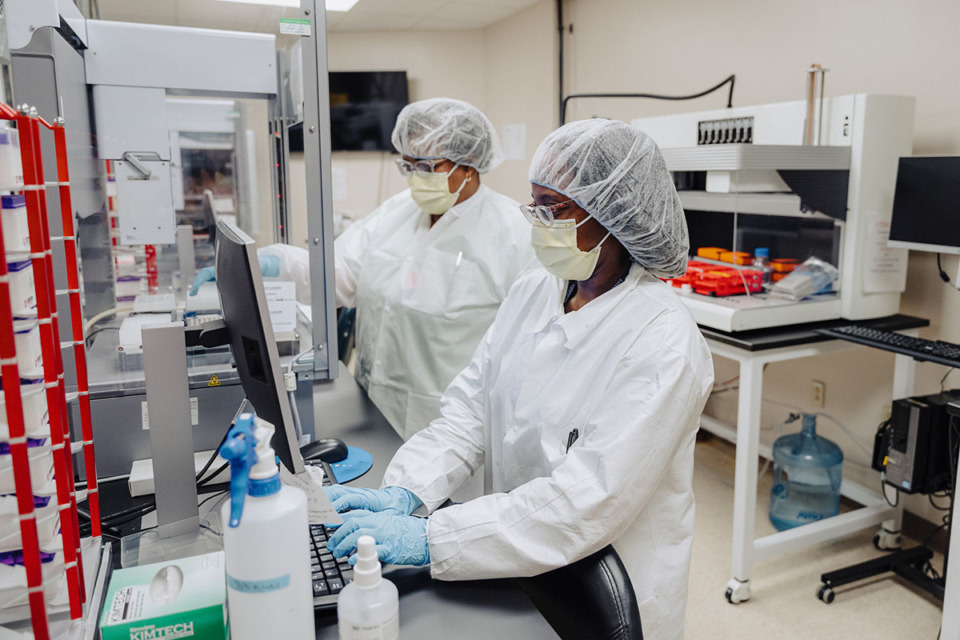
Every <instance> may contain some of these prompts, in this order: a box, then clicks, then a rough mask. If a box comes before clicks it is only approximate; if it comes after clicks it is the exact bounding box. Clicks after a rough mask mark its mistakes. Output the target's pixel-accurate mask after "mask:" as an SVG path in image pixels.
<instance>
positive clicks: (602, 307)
mask: <svg viewBox="0 0 960 640" xmlns="http://www.w3.org/2000/svg"><path fill="white" fill-rule="evenodd" d="M645 273H646V270H645V269H644V268H643V267H641V266H640V265H639V264H636V263H634V264H633V266H631V267H630V272H629V273H628V274H627V277H626V279H625V280H624V281H623V283H622V284H620V285H618V286H616V287H614V288H613V289H610V290H609V291H607V292H606V293H604V294H603V295H601V296H600V297H599V298H596V299H594V300H591V301H590V302H588V303H587V304H586V305H585V306H584V307H582V308H580V309H578V310H576V311H571V312H570V313H564V312H563V298H564V294H565V293H566V291H567V282H566V281H565V280H560V279H559V278H556V277H551V279H550V283H549V284H554V283H555V284H556V287H555V290H554V291H552V292H551V293H550V295H549V296H547V302H546V304H544V305H542V306H541V308H540V309H539V310H535V311H534V312H533V313H531V315H530V317H529V318H528V319H527V321H526V322H524V323H523V329H524V331H529V332H531V333H540V332H542V331H544V330H545V329H547V328H548V327H549V326H550V325H552V324H557V325H558V326H559V327H560V328H561V329H562V330H563V333H564V335H565V336H566V337H567V341H566V342H565V343H564V344H565V346H566V347H567V348H568V349H574V348H576V346H577V345H578V344H580V342H582V341H583V339H584V338H586V337H587V336H588V335H590V332H591V331H592V330H593V329H594V328H595V327H596V326H597V325H598V324H599V323H600V322H601V321H602V320H603V319H604V318H605V317H606V316H607V315H608V314H609V313H610V312H611V311H612V310H613V309H614V308H616V306H617V305H618V304H620V301H621V300H623V299H624V298H625V297H626V296H627V294H629V293H630V292H631V291H632V290H633V289H635V288H636V287H637V284H638V283H639V282H640V280H641V279H642V278H643V277H644V274H645Z"/></svg>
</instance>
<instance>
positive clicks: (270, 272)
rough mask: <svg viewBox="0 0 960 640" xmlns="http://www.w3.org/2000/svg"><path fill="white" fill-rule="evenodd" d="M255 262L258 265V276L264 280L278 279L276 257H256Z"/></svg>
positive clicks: (277, 260) (278, 266) (278, 267)
mask: <svg viewBox="0 0 960 640" xmlns="http://www.w3.org/2000/svg"><path fill="white" fill-rule="evenodd" d="M257 262H259V263H260V275H262V276H263V277H264V278H279V277H280V258H279V257H278V256H272V255H265V256H257Z"/></svg>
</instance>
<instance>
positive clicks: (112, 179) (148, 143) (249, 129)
mask: <svg viewBox="0 0 960 640" xmlns="http://www.w3.org/2000/svg"><path fill="white" fill-rule="evenodd" d="M303 6H304V8H303V12H304V15H305V16H310V17H309V19H304V20H294V21H288V22H292V23H294V24H293V25H292V27H290V29H286V28H285V26H284V24H282V23H283V21H282V20H279V17H280V16H282V15H283V14H282V12H281V11H277V12H276V13H277V22H278V24H279V35H267V34H254V33H242V32H232V31H217V30H208V29H195V28H183V27H172V26H161V25H149V24H133V23H123V22H110V21H100V20H90V19H85V18H84V17H83V15H82V14H81V13H80V11H79V10H78V9H77V8H76V6H75V5H74V4H73V3H72V2H68V1H65V0H10V1H8V2H6V3H4V6H3V11H2V12H0V22H2V24H0V29H2V30H3V31H4V32H5V33H6V36H7V37H6V45H7V46H8V51H4V54H5V55H4V62H5V63H8V67H7V68H8V70H9V74H8V79H9V80H10V81H11V82H12V94H13V96H15V99H16V101H17V104H18V105H19V104H27V105H30V106H32V107H35V108H36V109H37V111H38V113H39V114H40V115H41V117H45V118H47V119H49V120H53V119H54V118H62V119H63V122H64V123H65V128H66V131H67V144H68V152H69V167H70V173H71V178H72V179H71V185H70V186H71V191H72V202H73V205H74V209H75V218H76V224H77V225H78V231H77V234H78V237H79V245H80V247H81V250H80V269H81V275H82V285H81V286H82V287H83V298H84V319H85V323H86V326H85V332H84V334H85V336H86V337H87V347H88V356H87V365H88V370H89V379H90V389H89V398H90V407H91V412H92V424H93V436H94V441H95V442H96V447H97V451H96V452H97V462H98V469H97V475H98V477H99V478H100V480H101V482H103V481H104V480H109V479H111V478H121V479H125V480H126V481H125V483H123V484H125V485H126V488H127V490H128V491H129V493H130V495H131V496H132V497H133V498H138V497H141V496H149V495H150V494H153V493H154V492H155V493H156V495H157V498H156V500H157V508H158V514H159V515H158V516H157V517H158V519H157V521H156V524H157V525H158V529H157V530H156V531H155V532H154V533H155V534H157V535H155V536H154V538H160V540H159V542H158V541H157V540H154V542H157V544H156V545H154V547H151V549H152V551H147V550H145V546H144V545H142V544H140V543H134V542H131V543H130V545H125V548H124V550H123V553H122V554H121V564H122V565H123V566H127V565H128V564H130V565H136V564H143V563H146V562H150V561H155V560H158V559H163V558H170V557H173V556H171V555H170V554H172V553H180V554H181V555H182V554H189V553H190V548H189V547H188V546H187V545H185V544H182V543H181V542H177V541H176V540H177V538H176V537H177V536H184V535H186V536H188V537H189V535H194V536H195V537H197V538H202V537H203V534H202V531H201V530H200V528H199V527H200V526H201V525H202V520H201V519H200V517H199V516H198V510H197V490H196V486H195V485H194V482H193V478H194V474H195V473H196V472H200V471H201V468H203V467H204V463H206V462H207V461H208V460H210V459H211V456H212V454H213V453H214V452H215V451H216V449H217V448H218V445H219V443H220V442H221V440H222V439H223V438H225V431H226V429H227V428H229V426H230V424H231V421H234V420H235V419H236V416H237V414H238V413H239V411H240V409H241V408H242V407H243V406H244V405H243V404H242V403H243V402H244V401H245V397H246V396H248V395H249V394H248V393H245V390H244V389H243V388H242V384H241V380H240V376H239V375H238V372H237V369H236V368H235V366H234V365H233V363H232V358H231V352H230V350H229V348H228V347H227V346H225V345H224V346H218V347H212V348H205V347H202V346H186V347H185V348H183V347H178V345H180V344H184V343H183V341H184V340H188V337H186V334H188V333H189V332H190V330H191V328H194V329H196V328H198V327H200V326H202V324H203V323H204V322H207V321H211V320H216V319H217V318H219V317H220V314H221V308H220V300H219V296H218V292H217V288H216V284H215V283H212V282H208V283H205V284H203V285H202V286H200V287H199V291H198V292H197V295H193V296H191V295H189V290H190V288H191V285H192V284H193V282H194V277H195V274H196V273H197V271H198V270H199V269H201V268H203V267H211V266H212V265H213V264H214V252H215V246H216V244H215V236H216V232H217V225H218V223H221V224H222V223H228V224H229V225H231V228H234V229H238V230H240V233H241V234H243V235H244V236H245V237H247V238H248V239H251V240H255V241H256V245H257V246H261V247H262V246H266V245H268V244H272V243H278V242H291V241H292V229H293V226H294V223H293V222H292V221H291V216H290V209H291V204H290V203H292V202H298V203H300V205H301V206H303V207H305V208H306V210H307V211H310V212H311V214H310V215H309V216H308V220H307V222H306V228H301V229H299V232H300V235H301V236H302V237H304V238H309V239H310V241H309V242H308V243H307V244H308V246H305V247H304V248H307V249H308V250H309V252H310V264H311V302H312V304H311V305H302V304H299V303H298V302H297V300H296V297H295V289H294V287H293V285H292V283H290V284H289V286H287V284H285V283H280V282H272V281H270V280H269V279H267V282H266V283H265V284H266V286H265V287H264V289H265V291H266V295H267V298H266V299H264V300H261V301H260V302H266V303H267V304H268V306H269V315H268V318H270V319H272V322H273V331H274V334H275V337H276V343H275V347H274V345H270V349H268V351H270V350H272V351H271V354H272V355H273V356H279V358H280V363H281V364H280V366H281V367H282V372H284V373H285V375H283V376H282V377H277V379H275V380H273V382H275V383H276V387H277V389H276V390H277V396H278V397H282V398H283V400H284V401H287V400H289V406H286V405H285V407H284V412H290V413H289V416H288V415H287V414H286V413H285V414H284V417H283V419H282V420H279V422H283V423H285V424H281V425H276V426H277V428H278V430H282V431H286V433H284V436H285V442H286V443H287V445H288V447H289V450H288V451H287V452H286V453H287V454H288V455H287V457H288V458H289V457H290V456H289V453H290V451H294V452H295V451H297V450H298V445H300V444H304V443H307V442H309V441H310V440H312V439H314V438H316V437H318V436H319V435H320V434H321V433H322V434H328V433H330V432H331V431H333V430H337V431H338V432H340V431H344V430H346V431H349V432H351V433H352V436H353V437H352V438H351V444H352V445H356V446H358V447H361V446H362V447H364V449H365V450H367V451H369V452H370V453H372V454H373V457H374V461H375V462H374V472H373V473H370V474H369V477H370V478H376V480H374V479H363V480H362V481H361V482H360V484H364V483H375V482H376V481H377V480H378V479H379V477H380V476H381V475H382V471H383V468H384V466H385V465H386V463H387V462H388V461H389V459H390V457H391V455H392V452H393V451H395V450H396V448H397V447H398V446H399V438H398V437H397V436H396V435H395V434H394V433H393V431H392V429H390V428H389V425H387V424H386V422H385V420H384V419H383V417H382V416H381V415H380V414H379V412H377V411H376V409H375V408H374V407H373V406H372V404H371V403H370V402H369V400H367V398H366V396H365V395H364V394H363V393H362V392H361V391H360V390H359V388H358V387H357V385H356V383H355V382H354V381H353V379H352V377H351V376H350V375H349V374H348V373H346V372H345V371H344V372H343V373H341V365H340V363H339V359H338V346H337V318H336V309H335V306H334V288H333V287H334V285H333V280H332V278H333V257H332V245H333V224H332V206H331V196H330V193H331V189H330V188H329V185H330V180H331V176H330V162H329V158H330V141H329V139H327V135H326V134H321V132H327V131H329V128H330V127H329V95H328V88H327V61H326V41H325V21H324V20H325V19H324V11H323V5H322V3H321V4H320V5H319V6H320V11H319V12H317V11H316V6H315V3H314V2H313V0H307V2H305V3H304V5H303ZM5 48H6V47H5ZM4 97H5V98H7V99H11V96H8V95H7V94H6V93H5V94H4ZM291 131H293V132H294V134H293V135H297V136H302V137H303V138H305V142H304V144H303V153H302V160H301V157H300V156H298V157H297V159H296V162H302V163H303V165H304V168H305V171H306V174H307V175H311V176H319V180H308V181H305V184H304V183H299V184H295V185H294V184H291V181H290V180H289V179H288V177H289V175H290V163H291V158H290V137H291ZM45 144H46V143H45ZM44 157H45V162H47V163H48V164H47V166H46V167H45V171H46V173H47V174H48V175H56V165H55V164H52V162H53V158H54V157H55V153H54V151H53V149H52V145H51V148H50V149H49V150H47V149H46V148H45V149H44ZM48 191H49V192H50V193H51V196H50V198H51V201H50V202H48V206H49V207H50V209H51V210H58V209H57V207H58V205H59V203H58V201H57V200H56V190H54V189H49V190H48ZM51 234H52V235H53V236H54V237H56V236H57V235H62V233H61V230H60V229H57V228H53V229H51ZM250 247H253V245H252V244H251V245H250ZM249 250H250V251H251V252H253V251H254V249H252V248H251V249H249ZM58 251H61V252H62V249H58V247H56V246H55V247H54V253H55V259H54V263H55V265H56V273H55V276H56V282H57V288H58V292H57V297H58V306H59V305H60V304H62V305H63V306H64V307H66V305H67V301H66V296H67V293H68V292H67V291H66V286H65V285H63V284H62V283H64V282H65V277H66V276H65V273H64V269H63V267H62V260H63V258H62V255H57V252H58ZM253 255H255V254H253ZM257 277H258V278H259V275H258V276H257ZM264 313H266V311H264ZM171 326H172V327H175V330H174V331H173V333H172V334H168V337H166V338H162V339H161V337H157V336H160V334H161V333H163V332H164V331H166V330H167V329H169V328H170V327H171ZM170 336H172V342H164V341H165V340H168V339H170ZM151 343H152V344H154V345H155V346H154V347H153V350H154V351H153V352H154V353H158V354H160V356H156V357H155V358H154V360H153V362H161V363H162V362H164V359H163V357H162V356H163V354H164V351H167V352H168V353H170V352H174V353H176V357H174V358H173V360H172V361H170V360H168V361H167V364H165V365H163V366H161V367H158V366H157V365H156V364H154V365H153V366H151V365H150V364H148V361H150V358H149V352H150V349H151V347H150V344H151ZM64 353H67V352H66V351H65V352H64ZM171 363H172V364H171ZM163 367H166V368H163ZM64 370H65V371H66V372H67V373H66V377H67V385H68V387H69V386H70V385H75V384H76V377H75V373H74V371H75V369H74V367H73V366H72V362H69V361H67V362H65V363H64ZM271 379H273V378H271ZM151 398H152V399H151ZM164 398H167V399H168V400H171V401H172V400H177V399H179V400H182V402H180V401H178V402H176V403H171V402H167V407H166V409H169V410H170V411H172V413H168V412H166V411H165V410H164V408H162V407H163V405H164ZM172 404H176V407H173V408H171V405H172ZM151 406H152V407H154V409H153V410H150V408H149V407H151ZM246 410H247V411H249V410H250V408H249V405H247V409H246ZM69 411H70V417H71V430H72V432H73V433H76V438H77V439H78V440H79V439H80V434H79V419H80V416H79V411H78V408H77V407H76V406H70V407H69ZM151 415H152V416H153V418H154V420H153V421H152V422H154V425H156V424H158V422H159V421H158V416H159V419H160V420H163V421H173V422H178V423H181V424H179V425H178V427H177V428H178V429H179V431H177V432H176V434H177V435H171V433H167V434H166V436H165V437H161V439H160V440H158V437H160V436H159V435H158V433H157V432H159V431H161V430H160V429H150V422H151V420H150V417H151ZM315 416H318V418H319V419H318V420H315ZM74 423H76V424H74ZM320 424H322V425H323V426H320V428H319V429H317V428H315V425H320ZM164 431H166V430H164ZM161 440H162V441H161ZM158 448H159V449H162V450H163V451H158ZM278 454H280V457H281V459H283V458H284V452H278ZM160 457H163V458H164V460H165V461H164V462H162V463H161V462H160V461H159V458H160ZM76 459H77V460H78V465H79V467H78V477H79V479H80V481H81V482H82V481H83V478H84V477H85V470H84V469H83V466H82V463H80V462H79V461H80V457H77V458H76ZM174 459H175V461H174V462H170V461H171V460H174ZM288 462H289V464H288V465H287V466H288V467H291V468H290V471H292V472H294V473H297V472H303V469H304V465H303V461H302V459H300V458H299V456H298V455H294V456H293V459H292V460H288ZM218 464H219V463H218ZM171 465H172V466H171ZM208 466H209V465H208ZM161 474H163V475H164V477H165V478H166V479H165V480H163V481H162V482H161V478H160V476H161ZM225 477H226V475H225V474H222V475H219V476H217V477H215V478H214V477H213V476H211V477H210V479H211V481H212V483H216V482H222V481H223V480H224V479H225ZM171 478H172V480H171ZM178 478H179V479H178ZM162 483H165V484H163V486H161V484H162ZM171 483H172V484H171ZM161 493H163V494H164V495H165V496H166V497H165V498H164V499H163V500H161ZM101 497H103V494H101ZM162 503H165V505H166V506H164V504H162ZM327 505H329V502H327ZM152 517H153V516H152V514H151V515H147V516H146V518H147V519H146V520H144V524H143V526H144V527H145V528H148V527H149V526H150V524H151V522H149V520H150V518H152ZM163 538H172V539H174V542H172V543H170V544H163ZM127 547H129V548H127ZM201 547H202V545H201ZM201 547H197V548H196V549H195V550H194V553H195V552H197V550H202V549H201ZM177 548H179V551H177V550H176V549H177ZM86 564H89V565H92V566H93V567H94V568H95V567H96V566H97V565H98V558H96V557H95V556H94V557H93V558H92V562H89V563H86ZM99 566H100V567H101V569H100V575H99V576H98V575H97V572H96V571H94V572H93V573H92V574H91V575H90V577H91V578H94V579H91V580H88V582H90V584H89V585H88V586H89V588H90V589H91V590H94V589H100V590H102V589H103V587H104V585H103V578H104V574H105V572H106V569H105V568H104V564H103V563H99ZM92 593H93V591H91V594H92ZM21 613H22V611H21ZM87 613H88V614H89V613H90V612H87ZM52 614H54V615H55V614H56V611H52ZM0 617H2V620H3V623H7V622H8V621H12V620H14V619H15V618H16V615H12V616H0ZM26 623H29V620H26ZM11 624H14V623H13V622H11ZM91 625H93V626H91ZM95 626H96V611H93V612H92V615H89V616H87V617H85V619H84V628H85V629H86V631H83V632H82V635H80V636H77V637H88V636H87V635H86V634H87V632H89V631H90V630H91V629H93V628H94V627H95ZM89 637H92V635H91V636H89Z"/></svg>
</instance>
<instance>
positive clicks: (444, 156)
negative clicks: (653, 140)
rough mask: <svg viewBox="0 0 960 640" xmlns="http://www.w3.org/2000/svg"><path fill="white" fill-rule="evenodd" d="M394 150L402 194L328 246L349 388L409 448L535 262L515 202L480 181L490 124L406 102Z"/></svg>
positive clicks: (461, 110) (491, 137)
mask: <svg viewBox="0 0 960 640" xmlns="http://www.w3.org/2000/svg"><path fill="white" fill-rule="evenodd" d="M393 146H394V147H395V148H396V149H397V151H399V152H400V153H401V154H402V158H401V159H398V160H397V164H398V167H399V168H400V171H401V173H403V174H404V176H405V177H406V179H407V182H408V184H409V186H410V189H409V190H407V191H404V192H402V193H400V194H398V195H396V196H394V197H392V198H390V199H389V200H387V201H386V202H384V203H383V204H382V205H381V206H380V207H379V208H378V209H377V210H376V211H374V212H373V213H371V214H370V215H369V216H367V217H366V218H364V219H363V220H361V221H360V222H358V223H355V224H353V225H351V226H350V227H349V228H348V229H347V230H346V231H345V232H344V233H343V235H341V236H340V237H339V238H337V240H336V243H335V248H334V255H335V259H336V280H337V282H336V284H337V287H336V289H337V306H338V307H356V308H357V324H356V371H355V375H356V379H357V381H358V382H359V383H360V384H361V385H362V386H363V387H364V388H366V390H367V393H368V395H369V396H370V398H371V400H373V402H374V403H375V404H376V405H377V407H378V408H379V409H380V411H381V412H382V413H383V415H384V416H385V417H386V418H387V420H389V422H390V424H392V425H393V427H394V428H395V429H396V430H397V432H398V433H399V434H400V435H401V436H402V437H403V438H404V439H409V438H410V437H411V436H413V434H415V433H416V432H417V431H420V430H421V429H423V428H424V427H426V426H427V425H428V424H430V422H431V421H432V420H434V419H435V418H438V417H439V416H440V396H441V394H442V393H443V390H444V389H446V387H447V385H448V384H450V381H451V380H453V377H454V376H455V375H456V374H457V373H458V372H459V371H460V370H461V369H463V367H465V366H466V365H467V363H468V362H469V361H470V355H471V354H472V353H473V351H474V349H475V348H476V346H477V344H478V343H479V342H480V339H481V338H482V337H483V334H484V332H485V331H486V330H487V328H488V327H489V326H490V323H492V322H493V318H494V316H495V315H496V313H497V309H498V308H499V306H500V303H501V302H502V301H503V299H504V297H506V295H507V291H509V290H510V287H511V286H512V285H513V283H514V281H516V279H517V278H518V277H519V276H520V274H522V273H523V272H524V271H527V270H528V269H530V268H532V267H533V266H535V265H536V259H535V257H534V255H533V251H532V250H531V248H530V244H529V242H528V238H527V236H528V234H529V230H528V229H526V228H524V225H525V223H524V221H523V220H522V218H520V216H518V215H517V206H518V205H517V203H516V201H514V200H511V199H510V198H508V197H506V196H504V195H501V194H499V193H497V192H496V191H494V190H493V189H490V188H489V187H487V186H485V185H482V184H481V175H483V174H486V173H487V172H488V171H490V170H491V169H493V168H494V167H496V166H497V165H498V164H500V163H501V162H502V161H503V156H502V153H501V151H500V144H499V142H498V140H497V134H496V131H495V130H494V128H493V125H492V124H491V123H490V121H489V120H488V119H487V117H486V116H484V115H483V113H481V112H480V111H479V110H478V109H477V108H476V107H474V106H472V105H470V104H468V103H466V102H463V101H460V100H453V99H449V98H437V99H432V100H422V101H419V102H414V103H412V104H410V105H407V107H405V108H404V109H403V111H401V112H400V115H399V117H398V118H397V123H396V127H395V128H394V130H393Z"/></svg>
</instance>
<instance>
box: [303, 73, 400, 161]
mask: <svg viewBox="0 0 960 640" xmlns="http://www.w3.org/2000/svg"><path fill="white" fill-rule="evenodd" d="M329 78H330V129H331V135H330V147H331V149H332V150H333V151H394V148H393V144H392V143H391V142H390V135H391V134H392V133H393V126H394V125H395V124H396V122H397V114H399V113H400V111H401V109H403V108H404V107H405V106H407V101H408V92H407V72H406V71H331V72H330V73H329ZM289 140H290V151H292V152H301V151H303V125H302V124H297V125H294V126H292V127H290V130H289Z"/></svg>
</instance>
